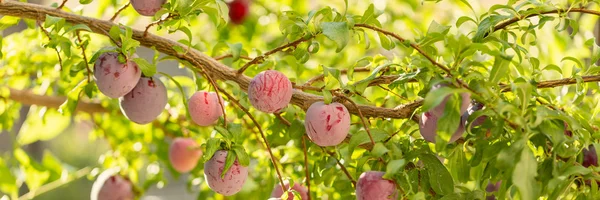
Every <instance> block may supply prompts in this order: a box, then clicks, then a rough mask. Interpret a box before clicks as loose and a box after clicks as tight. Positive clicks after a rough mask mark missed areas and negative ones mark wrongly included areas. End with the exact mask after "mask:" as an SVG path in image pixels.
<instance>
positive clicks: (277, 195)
mask: <svg viewBox="0 0 600 200" xmlns="http://www.w3.org/2000/svg"><path fill="white" fill-rule="evenodd" d="M284 186H285V188H286V189H289V188H290V184H289V183H286V184H285V185H284ZM292 190H294V191H297V192H298V193H299V194H300V198H302V200H307V199H308V189H306V187H304V186H302V185H299V184H294V186H293V187H292ZM281 195H283V190H282V189H281V185H279V184H276V185H275V189H273V192H272V193H271V197H273V198H281ZM293 199H294V193H292V192H288V198H287V200H293ZM296 200H298V199H296Z"/></svg>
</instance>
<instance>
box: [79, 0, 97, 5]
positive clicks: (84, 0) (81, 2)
mask: <svg viewBox="0 0 600 200" xmlns="http://www.w3.org/2000/svg"><path fill="white" fill-rule="evenodd" d="M92 1H94V0H79V3H80V4H83V5H86V4H90V3H92Z"/></svg>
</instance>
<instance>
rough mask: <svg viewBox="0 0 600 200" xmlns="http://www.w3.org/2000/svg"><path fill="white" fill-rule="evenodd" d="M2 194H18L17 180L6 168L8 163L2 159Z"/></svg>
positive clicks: (0, 175) (0, 174) (0, 190)
mask: <svg viewBox="0 0 600 200" xmlns="http://www.w3.org/2000/svg"><path fill="white" fill-rule="evenodd" d="M0 192H2V193H5V194H11V195H13V194H17V193H18V192H19V191H18V188H17V179H16V178H15V176H14V175H13V174H12V173H11V171H10V168H8V166H6V161H5V160H4V159H2V157H0Z"/></svg>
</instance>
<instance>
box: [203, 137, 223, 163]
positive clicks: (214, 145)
mask: <svg viewBox="0 0 600 200" xmlns="http://www.w3.org/2000/svg"><path fill="white" fill-rule="evenodd" d="M220 148H221V139H219V138H210V139H208V141H206V152H204V156H203V157H204V159H203V160H204V162H206V161H208V160H210V159H211V158H212V157H213V155H215V152H217V150H219V149H220Z"/></svg>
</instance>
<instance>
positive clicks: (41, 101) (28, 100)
mask: <svg viewBox="0 0 600 200" xmlns="http://www.w3.org/2000/svg"><path fill="white" fill-rule="evenodd" d="M8 90H9V91H10V95H8V99H9V100H13V101H15V102H19V103H21V104H25V105H37V106H44V107H49V108H58V107H59V106H60V105H62V104H63V103H64V102H65V101H66V100H67V97H60V96H46V95H39V94H34V93H33V92H32V91H31V90H17V89H13V88H8ZM0 98H2V97H0ZM75 110H76V111H80V112H86V113H106V112H109V111H108V110H107V109H106V108H104V107H102V105H101V104H100V103H92V102H87V101H83V100H80V101H79V103H78V104H77V108H76V109H75Z"/></svg>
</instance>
